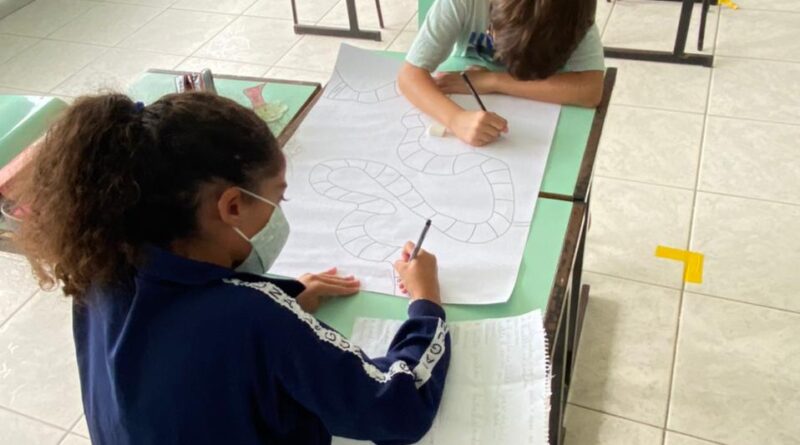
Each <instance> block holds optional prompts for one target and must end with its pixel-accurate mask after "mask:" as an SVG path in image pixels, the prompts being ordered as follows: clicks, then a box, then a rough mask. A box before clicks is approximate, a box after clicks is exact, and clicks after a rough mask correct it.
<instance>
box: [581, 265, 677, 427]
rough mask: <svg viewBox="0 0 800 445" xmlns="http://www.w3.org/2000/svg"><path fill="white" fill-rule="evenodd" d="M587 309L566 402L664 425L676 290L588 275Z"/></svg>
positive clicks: (673, 346) (675, 322)
mask: <svg viewBox="0 0 800 445" xmlns="http://www.w3.org/2000/svg"><path fill="white" fill-rule="evenodd" d="M583 278H584V283H585V284H588V285H590V286H591V290H590V299H589V305H588V307H587V309H586V318H585V322H584V324H583V330H582V333H581V344H580V347H579V350H578V356H577V360H576V363H575V370H574V374H573V376H574V383H573V385H572V386H571V387H570V394H569V401H570V402H572V403H575V404H577V405H580V406H584V407H587V408H593V409H596V410H599V411H603V412H605V413H610V414H616V415H619V416H622V417H625V418H628V419H632V420H637V421H639V422H642V423H646V424H650V425H654V426H659V427H661V426H663V425H664V423H665V422H666V416H667V400H668V397H669V379H670V375H671V373H672V358H673V351H674V349H675V330H676V327H677V324H678V306H679V304H680V291H679V290H676V289H667V288H663V287H658V286H652V285H648V284H641V283H636V282H633V281H628V280H623V279H620V278H613V277H608V276H604V275H597V274H593V273H586V274H584V275H583Z"/></svg>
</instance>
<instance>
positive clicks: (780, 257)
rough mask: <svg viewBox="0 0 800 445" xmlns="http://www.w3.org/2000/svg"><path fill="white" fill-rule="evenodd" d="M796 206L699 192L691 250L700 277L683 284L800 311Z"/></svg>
mask: <svg viewBox="0 0 800 445" xmlns="http://www.w3.org/2000/svg"><path fill="white" fill-rule="evenodd" d="M798 221H800V206H795V205H785V204H776V203H771V202H765V201H757V200H752V199H744V198H735V197H729V196H721V195H715V194H710V193H702V192H701V193H698V195H697V208H696V211H695V217H694V233H693V234H692V242H691V247H690V250H692V251H696V252H700V253H702V254H704V255H705V258H704V265H703V283H702V284H693V283H688V284H687V287H686V288H687V290H690V291H693V292H699V293H703V294H708V295H715V296H719V297H725V298H730V299H734V300H738V301H745V302H749V303H754V304H759V305H764V306H769V307H774V308H779V309H786V310H791V311H795V312H800V299H798V298H797V297H798V295H800V281H799V280H798V279H797V271H798V264H800V262H798V260H800V236H798V234H797V228H798V223H797V222H798Z"/></svg>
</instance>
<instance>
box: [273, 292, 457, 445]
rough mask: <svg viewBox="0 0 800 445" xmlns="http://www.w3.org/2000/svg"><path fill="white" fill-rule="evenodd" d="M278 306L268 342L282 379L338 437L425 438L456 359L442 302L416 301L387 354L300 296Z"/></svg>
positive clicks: (388, 443) (391, 444)
mask: <svg viewBox="0 0 800 445" xmlns="http://www.w3.org/2000/svg"><path fill="white" fill-rule="evenodd" d="M281 301H282V302H283V303H284V304H285V305H284V304H282V305H283V308H281V311H279V314H276V313H275V312H274V311H271V312H273V314H272V316H271V317H270V319H269V321H268V323H270V330H269V332H271V333H275V332H282V333H283V334H282V335H281V337H282V338H272V339H270V340H269V344H268V345H267V347H268V348H269V349H270V350H269V351H268V352H269V353H270V354H269V356H270V357H273V360H275V359H274V357H279V358H278V359H277V360H276V362H274V366H275V368H274V369H275V370H276V374H277V375H276V377H277V379H278V381H279V382H280V383H281V385H282V386H283V387H284V388H285V390H286V391H287V392H288V394H290V395H291V397H292V398H293V399H295V400H296V401H298V402H299V403H300V404H301V405H303V406H304V407H305V408H306V409H308V410H309V411H311V412H312V413H314V414H315V415H316V416H318V417H319V418H320V420H321V421H322V423H323V424H324V425H325V427H326V428H327V430H328V431H329V432H330V433H331V434H332V435H335V436H342V437H347V438H351V439H358V440H371V441H373V442H375V443H377V444H379V445H400V444H409V443H414V442H417V441H419V440H420V439H421V438H422V437H423V436H424V435H425V434H426V433H427V431H428V429H429V428H430V426H431V424H432V423H433V419H434V416H435V415H436V412H437V410H438V408H439V403H440V401H441V398H442V392H443V390H444V384H445V376H446V374H447V367H448V365H449V361H450V337H449V334H448V333H447V326H446V324H445V321H444V318H445V313H444V310H443V309H442V308H441V306H439V305H437V304H435V303H432V302H430V301H426V300H419V301H414V302H412V303H411V305H410V306H409V308H408V320H407V321H406V322H405V323H404V324H403V325H402V327H401V328H400V330H399V331H398V333H397V335H395V337H394V339H393V340H392V343H391V345H389V350H388V352H387V353H386V356H385V357H379V358H370V357H367V356H366V355H364V353H363V352H361V350H360V349H358V348H357V347H356V346H355V345H353V344H352V343H350V341H349V340H348V339H347V338H346V337H344V336H343V335H341V334H339V333H338V332H336V331H335V330H333V329H331V328H329V327H328V326H325V325H324V324H322V323H320V322H319V321H317V320H316V319H315V318H314V317H313V316H312V315H310V314H307V313H304V312H302V311H300V309H299V308H298V307H297V306H296V305H295V304H292V303H293V301H289V300H286V299H282V300H281Z"/></svg>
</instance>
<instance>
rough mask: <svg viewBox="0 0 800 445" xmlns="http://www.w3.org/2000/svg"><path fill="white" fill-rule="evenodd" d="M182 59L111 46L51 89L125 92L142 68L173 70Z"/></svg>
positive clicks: (69, 92) (67, 92) (72, 93)
mask: <svg viewBox="0 0 800 445" xmlns="http://www.w3.org/2000/svg"><path fill="white" fill-rule="evenodd" d="M181 60H183V57H181V56H173V55H169V54H159V53H153V52H150V51H137V50H129V49H119V48H112V49H110V50H108V51H107V52H106V53H105V54H103V55H102V56H100V57H98V58H97V59H96V60H95V61H94V62H92V63H90V64H89V65H88V66H86V67H85V68H83V69H81V70H80V71H78V72H77V73H75V74H73V75H72V76H70V78H69V79H67V80H65V81H64V82H62V83H61V84H60V85H58V86H57V87H56V88H54V89H53V90H52V91H53V92H54V93H56V94H62V95H65V96H73V97H76V96H80V95H82V94H97V93H100V92H103V91H118V92H125V91H126V90H127V88H128V85H130V84H131V83H132V82H133V81H135V80H136V79H138V78H139V76H141V75H142V73H143V72H144V71H147V70H148V69H150V68H160V69H172V68H174V67H175V65H177V64H178V63H180V62H181Z"/></svg>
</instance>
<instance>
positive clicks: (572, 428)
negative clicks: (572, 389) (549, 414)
mask: <svg viewBox="0 0 800 445" xmlns="http://www.w3.org/2000/svg"><path fill="white" fill-rule="evenodd" d="M564 427H565V428H566V437H565V439H564V445H661V438H662V436H663V432H662V430H661V429H659V428H654V427H652V426H648V425H644V424H641V423H637V422H632V421H630V420H625V419H621V418H619V417H615V416H610V415H608V414H603V413H600V412H597V411H593V410H588V409H585V408H581V407H579V406H575V405H569V406H568V407H567V411H566V414H565V425H564Z"/></svg>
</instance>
